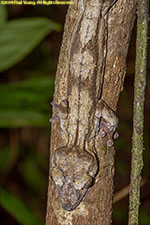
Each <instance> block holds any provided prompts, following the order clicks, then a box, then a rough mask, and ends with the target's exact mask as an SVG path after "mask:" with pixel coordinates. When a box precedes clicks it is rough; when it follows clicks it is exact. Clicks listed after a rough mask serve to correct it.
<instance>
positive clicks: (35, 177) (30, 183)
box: [19, 156, 46, 195]
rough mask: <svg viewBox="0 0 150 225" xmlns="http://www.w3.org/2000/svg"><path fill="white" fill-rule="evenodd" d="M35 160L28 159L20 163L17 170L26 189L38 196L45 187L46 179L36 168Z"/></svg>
mask: <svg viewBox="0 0 150 225" xmlns="http://www.w3.org/2000/svg"><path fill="white" fill-rule="evenodd" d="M35 158H36V157H35ZM35 158H32V157H31V156H30V157H28V158H27V159H26V160H24V161H23V162H22V163H21V165H20V166H19V170H20V174H21V176H22V177H23V179H24V182H25V183H26V185H27V187H28V188H29V189H30V190H33V191H34V193H37V194H38V195H39V194H40V193H41V192H42V190H44V189H45V187H46V177H45V176H44V173H42V171H41V170H40V168H39V167H38V165H37V164H38V162H37V161H36V160H35Z"/></svg>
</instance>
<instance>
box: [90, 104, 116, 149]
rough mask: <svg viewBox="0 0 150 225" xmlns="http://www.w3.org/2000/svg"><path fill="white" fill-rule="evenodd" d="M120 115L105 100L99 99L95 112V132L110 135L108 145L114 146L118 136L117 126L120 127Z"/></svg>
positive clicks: (103, 135) (102, 135)
mask: <svg viewBox="0 0 150 225" xmlns="http://www.w3.org/2000/svg"><path fill="white" fill-rule="evenodd" d="M118 121H119V120H118V117H117V116H116V115H115V113H114V112H113V110H112V109H110V108H109V107H108V105H107V104H106V103H105V102H104V101H103V100H99V101H98V103H97V107H96V112H95V128H94V130H95V134H94V137H95V136H96V135H98V133H99V134H100V136H101V137H105V136H106V135H107V136H108V141H107V146H108V147H111V146H113V138H115V139H116V138H117V137H118V133H117V132H116V128H117V127H118Z"/></svg>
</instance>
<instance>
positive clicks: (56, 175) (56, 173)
mask: <svg viewBox="0 0 150 225" xmlns="http://www.w3.org/2000/svg"><path fill="white" fill-rule="evenodd" d="M51 176H52V179H53V181H54V182H55V184H56V185H58V186H60V187H61V186H62V185H63V184H64V176H63V174H62V172H61V171H60V170H59V169H58V168H56V167H54V168H53V169H52V171H51Z"/></svg>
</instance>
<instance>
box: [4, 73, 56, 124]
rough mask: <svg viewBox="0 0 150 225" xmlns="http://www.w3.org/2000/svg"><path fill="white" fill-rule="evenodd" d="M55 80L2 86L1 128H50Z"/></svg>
mask: <svg viewBox="0 0 150 225" xmlns="http://www.w3.org/2000/svg"><path fill="white" fill-rule="evenodd" d="M53 86H54V78H53V77H50V78H49V79H48V78H37V79H28V80H26V81H23V82H18V83H13V84H5V85H1V86H0V127H3V128H7V127H25V126H30V127H31V126H38V127H44V126H46V127H48V126H49V121H48V120H49V119H50V104H49V102H50V99H52V96H53Z"/></svg>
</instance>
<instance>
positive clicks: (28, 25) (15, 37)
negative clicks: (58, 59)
mask: <svg viewBox="0 0 150 225" xmlns="http://www.w3.org/2000/svg"><path fill="white" fill-rule="evenodd" d="M51 31H60V25H59V24H57V23H55V22H53V21H51V20H50V19H48V18H25V19H18V20H11V21H8V22H7V23H6V24H5V26H4V27H3V29H1V30H0V72H2V71H4V70H6V69H8V68H10V67H11V66H13V65H14V64H16V63H17V62H19V61H20V60H22V59H23V58H24V57H25V56H26V55H27V54H29V53H30V52H31V51H32V50H33V48H35V46H37V45H38V44H39V42H40V41H41V40H42V39H43V38H44V37H45V36H46V35H47V34H48V33H50V32H51Z"/></svg>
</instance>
